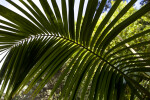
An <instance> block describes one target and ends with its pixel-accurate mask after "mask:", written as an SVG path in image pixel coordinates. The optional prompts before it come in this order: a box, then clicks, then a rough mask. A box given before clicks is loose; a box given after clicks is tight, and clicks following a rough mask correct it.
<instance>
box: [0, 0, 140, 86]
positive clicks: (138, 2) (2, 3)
mask: <svg viewBox="0 0 150 100" xmlns="http://www.w3.org/2000/svg"><path fill="white" fill-rule="evenodd" d="M12 1H14V2H15V3H16V4H18V5H19V6H21V7H22V8H24V9H25V10H26V11H28V10H27V9H26V8H25V7H24V6H23V5H22V4H21V3H20V2H19V0H12ZM56 1H57V3H58V6H59V9H60V11H61V1H60V0H56ZM66 1H68V0H66ZM79 1H80V0H75V6H74V13H75V20H77V14H78V7H79ZM129 1H130V0H127V2H129ZM140 1H141V0H137V2H136V3H135V5H134V6H135V7H136V8H137V9H139V8H140ZM25 2H26V3H28V2H27V0H25ZM48 2H49V4H50V6H52V5H51V2H50V0H48ZM87 2H88V0H85V5H84V12H83V15H84V13H85V8H86V5H87ZM34 3H35V4H36V5H37V6H38V7H39V8H40V9H41V11H42V12H43V13H44V11H43V9H42V7H41V5H40V3H39V1H38V0H34ZM67 3H68V2H67ZM0 5H3V6H5V7H7V8H9V9H11V10H13V11H15V12H16V13H18V14H20V15H22V16H23V17H25V18H27V17H26V16H25V15H24V14H23V13H21V12H20V11H19V10H17V9H16V8H15V7H13V6H12V5H11V4H9V3H7V2H6V1H5V0H1V2H0ZM52 10H53V9H52ZM28 12H29V11H28ZM30 14H31V13H30ZM0 19H2V20H6V19H4V18H3V17H1V16H0ZM27 19H28V18H27ZM0 25H2V24H1V23H0ZM0 30H1V29H0ZM4 55H5V53H4V54H1V53H0V60H1V59H2V58H3V57H4ZM2 64H3V62H1V63H0V68H1V66H2ZM0 87H1V85H0Z"/></svg>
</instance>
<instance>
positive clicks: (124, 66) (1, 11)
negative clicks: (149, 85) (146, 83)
mask: <svg viewBox="0 0 150 100" xmlns="http://www.w3.org/2000/svg"><path fill="white" fill-rule="evenodd" d="M39 1H40V4H41V6H42V8H43V10H44V13H45V14H43V13H42V12H41V10H40V9H39V8H38V7H37V6H36V4H34V2H33V1H32V0H28V1H27V2H28V3H29V4H27V3H26V2H24V1H23V0H20V2H21V3H22V4H23V5H24V6H25V7H26V8H27V9H28V10H29V11H30V12H31V13H32V15H30V14H29V13H28V12H27V11H25V10H24V9H23V8H21V7H20V6H19V5H17V4H15V3H14V2H13V1H11V0H7V2H9V3H10V4H12V5H13V6H15V7H16V8H17V9H18V10H20V11H21V12H22V13H23V14H24V15H26V16H27V17H28V19H26V18H24V17H22V16H21V15H19V14H17V13H15V12H14V11H11V10H10V9H8V8H6V7H4V6H2V5H0V15H1V16H3V17H4V18H6V19H7V20H9V21H5V20H0V23H2V25H0V29H1V30H0V45H1V46H0V51H1V52H8V53H6V56H5V57H6V58H5V59H4V60H5V61H4V64H3V66H2V68H1V70H0V83H1V84H2V87H1V90H0V96H2V95H3V93H4V89H5V88H6V85H7V84H8V88H7V91H6V95H5V98H6V99H8V100H9V99H11V98H12V97H14V96H15V95H16V94H17V93H19V91H21V90H22V88H23V87H24V86H25V85H26V84H29V85H28V88H27V89H26V91H25V92H28V91H29V90H30V89H32V87H33V86H34V85H35V84H36V82H38V80H39V79H40V78H41V77H43V76H44V77H43V80H42V81H41V82H40V83H39V85H38V87H37V88H36V90H35V91H34V92H33V95H32V96H33V97H35V96H36V95H37V94H38V92H39V91H40V90H41V89H42V88H43V87H44V85H45V84H46V83H47V82H48V81H49V80H50V79H51V78H52V77H53V76H54V75H55V74H56V73H57V72H58V71H59V70H61V69H63V70H61V76H60V77H59V78H58V81H57V83H56V84H55V86H54V87H53V90H52V91H51V94H50V97H51V96H52V95H53V93H54V92H55V91H56V89H57V88H58V87H59V85H60V84H61V82H62V81H63V80H64V79H65V84H64V86H63V89H62V91H61V95H60V98H59V99H64V100H66V99H70V100H72V99H75V98H77V97H79V98H81V99H87V98H89V99H90V100H93V99H99V100H101V99H105V100H106V99H111V100H116V99H121V98H123V97H124V95H125V94H126V92H127V91H126V90H127V89H128V88H129V90H130V92H129V93H130V94H132V95H131V99H133V98H134V97H135V96H134V95H136V96H137V97H138V98H140V99H143V98H150V93H149V90H147V89H146V88H144V87H143V86H142V85H141V84H140V81H139V80H141V79H142V80H149V79H150V77H149V72H150V67H149V65H150V63H149V60H148V59H147V58H149V57H150V53H145V52H143V53H132V52H130V48H135V47H136V48H137V47H140V46H143V45H148V44H149V43H150V41H144V42H140V43H134V44H133V45H130V46H129V47H126V46H125V44H126V43H128V42H130V41H132V40H134V39H137V38H139V37H142V36H144V35H146V34H149V33H150V30H149V29H148V30H146V31H143V32H141V33H139V34H136V35H133V36H132V37H130V38H128V39H126V40H124V41H121V42H120V43H118V44H116V45H115V46H114V47H112V48H111V49H109V50H108V49H107V47H108V46H109V45H110V43H111V42H112V41H113V40H114V39H115V37H116V36H117V35H118V34H119V33H120V32H121V31H122V30H123V29H125V28H126V27H127V26H128V25H130V24H131V23H133V22H134V21H136V20H137V19H138V18H140V17H141V16H142V15H144V14H146V13H147V12H148V11H150V4H146V5H145V6H143V7H142V8H141V9H140V10H138V11H136V12H135V13H134V14H132V15H131V16H130V17H128V18H127V19H126V20H124V21H123V22H121V23H120V24H118V25H115V24H116V22H117V21H118V20H119V19H120V18H121V17H122V16H123V15H124V14H125V13H126V12H127V11H128V10H129V9H130V8H131V7H132V5H133V4H134V3H135V2H136V0H131V1H130V2H129V3H128V4H127V5H126V6H125V7H124V8H123V9H122V10H121V12H120V13H119V14H118V15H117V16H116V17H115V18H114V19H113V21H112V22H111V23H110V24H109V23H108V22H109V19H110V18H111V17H112V15H113V13H114V12H115V11H116V9H117V7H118V6H119V4H120V2H121V1H122V0H116V2H115V3H114V5H113V6H112V8H111V9H110V10H109V12H108V13H107V15H106V17H105V18H104V19H103V21H102V22H101V24H100V25H99V26H98V28H97V30H96V32H95V33H93V32H94V30H95V26H96V24H97V22H98V20H99V18H100V16H101V14H102V11H103V8H104V6H105V4H106V1H107V0H102V1H101V3H100V5H99V6H98V0H89V1H88V4H87V7H86V11H85V15H84V18H83V19H82V16H83V15H82V13H83V6H84V3H85V0H80V4H79V11H78V16H77V21H76V24H75V21H74V9H75V8H74V1H75V0H68V1H66V0H61V1H60V2H61V7H62V9H61V10H62V11H60V10H59V6H58V5H57V2H56V1H55V0H51V4H52V7H51V6H50V5H49V3H48V1H47V0H39ZM66 2H68V3H66ZM67 4H68V5H67ZM61 13H62V15H61ZM33 16H34V17H33ZM29 19H30V20H29ZM3 24H5V25H3ZM106 24H109V25H108V26H106ZM114 26H115V27H114ZM105 27H106V28H105ZM122 52H123V53H124V54H123V53H122ZM119 53H120V54H122V55H119V56H117V54H119ZM141 59H142V60H141ZM66 63H68V64H67V66H64V65H66ZM135 77H136V78H135Z"/></svg>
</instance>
